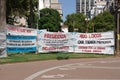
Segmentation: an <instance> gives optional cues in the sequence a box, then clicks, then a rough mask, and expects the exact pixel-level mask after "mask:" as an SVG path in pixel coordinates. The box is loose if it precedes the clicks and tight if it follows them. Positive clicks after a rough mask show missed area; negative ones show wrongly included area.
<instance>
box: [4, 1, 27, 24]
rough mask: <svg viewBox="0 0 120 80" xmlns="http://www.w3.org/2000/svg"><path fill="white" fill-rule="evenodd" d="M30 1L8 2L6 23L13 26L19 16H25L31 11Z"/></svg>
mask: <svg viewBox="0 0 120 80" xmlns="http://www.w3.org/2000/svg"><path fill="white" fill-rule="evenodd" d="M28 3H29V0H7V1H6V21H7V23H9V24H13V23H14V22H15V21H14V19H15V18H16V17H17V16H25V15H27V14H28V11H29V4H28Z"/></svg>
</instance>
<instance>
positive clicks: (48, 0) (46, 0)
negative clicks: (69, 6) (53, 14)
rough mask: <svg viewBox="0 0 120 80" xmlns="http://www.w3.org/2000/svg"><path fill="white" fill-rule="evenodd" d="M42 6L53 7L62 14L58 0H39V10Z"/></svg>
mask: <svg viewBox="0 0 120 80" xmlns="http://www.w3.org/2000/svg"><path fill="white" fill-rule="evenodd" d="M43 8H53V9H56V10H57V11H58V12H59V13H60V14H61V15H62V14H63V13H62V7H61V3H60V2H59V0H39V10H41V9H43Z"/></svg>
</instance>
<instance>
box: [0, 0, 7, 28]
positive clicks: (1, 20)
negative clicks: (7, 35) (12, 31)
mask: <svg viewBox="0 0 120 80" xmlns="http://www.w3.org/2000/svg"><path fill="white" fill-rule="evenodd" d="M5 24H6V0H0V30H4V29H5Z"/></svg>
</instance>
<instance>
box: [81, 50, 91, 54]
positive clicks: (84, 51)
mask: <svg viewBox="0 0 120 80" xmlns="http://www.w3.org/2000/svg"><path fill="white" fill-rule="evenodd" d="M82 52H88V53H89V52H91V50H82Z"/></svg>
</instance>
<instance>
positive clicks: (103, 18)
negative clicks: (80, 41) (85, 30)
mask: <svg viewBox="0 0 120 80" xmlns="http://www.w3.org/2000/svg"><path fill="white" fill-rule="evenodd" d="M93 28H94V31H95V32H105V31H111V30H115V21H114V16H113V15H112V14H111V13H110V12H108V11H104V12H103V13H101V14H99V15H98V16H96V17H94V18H93V19H92V20H91V21H90V24H89V32H91V31H92V30H93Z"/></svg>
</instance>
